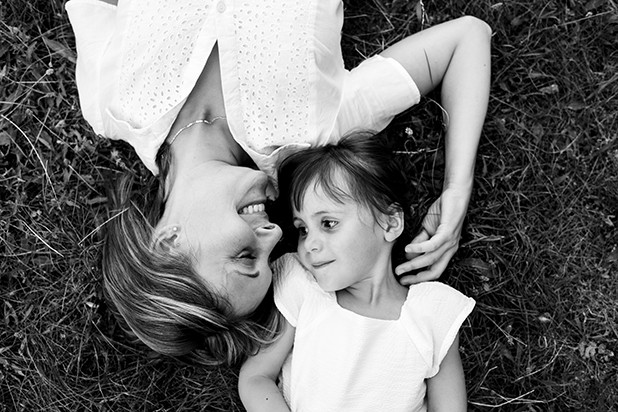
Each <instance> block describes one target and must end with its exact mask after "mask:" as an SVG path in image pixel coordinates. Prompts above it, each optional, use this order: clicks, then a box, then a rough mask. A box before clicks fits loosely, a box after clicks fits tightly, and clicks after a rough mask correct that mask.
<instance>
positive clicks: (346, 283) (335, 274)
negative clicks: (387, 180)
mask: <svg viewBox="0 0 618 412" xmlns="http://www.w3.org/2000/svg"><path fill="white" fill-rule="evenodd" d="M293 213H294V214H293V222H294V226H295V227H296V228H297V229H298V254H299V258H300V260H301V262H302V263H303V265H304V266H305V267H306V268H307V269H308V270H309V271H310V272H311V273H312V274H313V276H314V277H315V279H316V281H317V282H318V284H319V285H320V287H321V288H322V289H323V290H325V291H327V292H334V291H338V290H342V289H345V288H347V287H350V286H352V285H354V284H357V283H359V282H362V281H365V280H367V281H370V280H371V278H372V275H373V274H375V273H378V272H377V271H380V270H381V271H383V270H384V265H385V263H384V262H385V258H384V256H387V257H389V256H390V255H389V253H388V252H389V251H390V247H389V245H388V242H387V241H386V240H385V238H384V229H382V228H381V227H380V225H379V224H378V223H377V222H376V220H375V219H374V217H373V215H372V214H371V212H370V211H369V210H367V208H366V207H363V206H361V205H359V204H358V203H356V202H353V201H351V200H346V201H345V202H344V203H339V202H337V201H335V200H333V199H332V198H330V197H329V196H328V195H326V194H325V193H324V191H323V190H322V189H321V188H320V187H317V188H314V187H313V186H310V187H309V188H308V189H307V191H306V192H305V195H304V198H303V202H302V210H294V212H293ZM385 252H386V253H385ZM387 262H388V260H387Z"/></svg>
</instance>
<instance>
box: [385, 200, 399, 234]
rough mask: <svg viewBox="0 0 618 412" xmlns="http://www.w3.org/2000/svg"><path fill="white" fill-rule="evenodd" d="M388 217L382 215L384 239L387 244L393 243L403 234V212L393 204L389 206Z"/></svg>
mask: <svg viewBox="0 0 618 412" xmlns="http://www.w3.org/2000/svg"><path fill="white" fill-rule="evenodd" d="M388 211H389V212H388V215H384V219H385V220H384V222H385V223H386V225H385V227H384V239H385V240H386V241H387V242H394V241H395V240H397V238H398V237H399V236H401V234H402V233H403V226H404V218H403V210H402V209H401V207H400V206H399V205H397V204H395V203H393V204H392V205H390V206H389V208H388Z"/></svg>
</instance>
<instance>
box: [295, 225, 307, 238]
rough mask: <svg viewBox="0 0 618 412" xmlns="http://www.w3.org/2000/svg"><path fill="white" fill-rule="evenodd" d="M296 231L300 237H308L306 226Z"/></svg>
mask: <svg viewBox="0 0 618 412" xmlns="http://www.w3.org/2000/svg"><path fill="white" fill-rule="evenodd" d="M296 230H298V236H300V237H305V236H307V228H306V227H304V226H299V227H297V228H296Z"/></svg>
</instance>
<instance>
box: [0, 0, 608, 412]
mask: <svg viewBox="0 0 618 412" xmlns="http://www.w3.org/2000/svg"><path fill="white" fill-rule="evenodd" d="M345 5H346V16H347V18H346V23H345V27H344V36H343V44H344V53H345V58H346V63H347V64H348V65H350V66H352V65H354V64H356V63H358V62H359V61H360V59H362V58H363V57H365V56H369V55H371V54H373V53H375V52H377V51H379V50H381V49H382V48H383V47H384V46H386V45H388V44H392V43H393V42H394V41H396V40H398V39H400V38H402V37H404V36H406V35H408V34H411V33H414V32H416V31H418V30H420V29H422V28H425V27H428V26H431V25H435V24H437V23H439V22H441V21H444V20H447V19H451V18H455V17H458V16H462V15H464V14H468V15H473V16H476V17H479V18H481V19H483V20H485V21H487V22H488V23H489V25H490V26H491V27H492V29H493V33H494V35H493V39H492V71H493V74H492V89H491V99H490V103H489V112H488V115H487V119H486V123H485V127H484V132H483V136H482V141H481V145H480V147H479V152H478V161H477V169H476V179H475V187H474V192H473V197H472V201H471V204H470V208H469V213H468V217H467V223H466V226H465V228H464V234H463V238H462V242H461V248H460V250H459V252H458V253H457V255H456V256H455V258H454V259H453V260H452V262H451V264H450V265H449V268H448V269H447V272H446V273H445V275H444V276H443V278H442V280H443V281H444V282H446V283H449V284H451V285H453V286H455V287H457V288H458V289H460V290H462V291H463V292H465V293H467V294H468V295H470V296H472V297H474V299H476V301H477V307H476V309H475V312H474V313H473V315H472V316H471V318H470V321H469V322H468V323H466V325H465V326H464V328H463V330H462V335H461V352H462V358H463V361H464V368H465V370H466V378H467V385H468V397H469V409H470V410H473V411H485V410H505V411H611V410H616V407H615V405H616V404H618V360H617V359H616V352H617V351H618V316H617V315H618V314H617V312H618V305H616V302H617V301H618V249H617V245H618V232H617V230H616V224H617V218H616V215H617V214H618V139H617V136H616V134H617V130H618V122H617V116H618V115H617V113H618V98H617V94H618V70H617V68H618V60H617V56H618V49H617V47H616V38H617V34H618V8H617V6H616V3H615V2H614V1H613V0H590V1H575V0H564V1H557V0H529V1H524V0H519V1H503V2H498V1H490V0H478V1H474V2H469V1H463V0H444V1H437V0H436V1H424V2H422V3H421V2H415V1H403V0H393V1H387V0H371V1H369V0H367V1H360V0H354V1H347V2H345ZM74 50H75V43H74V39H73V33H72V31H71V28H70V26H69V24H68V21H67V18H66V14H65V12H64V9H63V2H62V1H60V0H31V1H26V0H10V1H0V153H1V155H0V204H1V208H0V214H1V220H0V297H1V305H2V306H1V308H0V325H1V326H0V411H38V410H45V411H78V410H84V411H107V410H109V411H129V410H130V411H137V410H140V411H162V410H174V411H176V410H178V411H199V410H202V411H217V410H219V411H241V410H243V408H242V406H241V404H240V402H239V400H238V396H237V394H236V371H235V370H233V369H226V368H214V369H205V368H197V367H189V366H184V365H181V364H178V363H176V362H174V361H171V360H169V359H165V358H163V357H160V356H157V355H155V354H154V353H152V352H149V351H148V350H146V349H145V348H144V347H142V346H140V345H138V344H135V343H133V342H131V341H130V340H128V339H127V338H126V336H124V335H123V334H122V332H121V331H120V329H119V328H118V325H117V323H116V322H115V320H114V318H113V317H112V316H111V314H110V311H109V308H108V307H107V305H106V303H105V301H104V300H103V298H102V293H101V271H100V250H101V245H102V233H103V232H104V227H105V222H106V220H107V219H108V218H109V217H110V216H108V214H107V208H106V201H107V194H106V193H107V192H106V185H107V182H109V180H110V179H111V177H113V176H114V175H115V174H117V173H118V172H120V171H123V170H135V171H136V172H135V173H138V174H144V173H145V171H144V170H143V168H141V167H139V164H138V162H137V159H136V157H135V156H134V155H133V154H132V153H131V151H130V150H129V148H127V147H126V146H123V145H120V144H117V143H111V142H109V141H107V140H105V139H100V138H97V137H96V136H94V135H93V133H92V131H91V130H90V128H89V127H88V125H87V124H86V123H85V122H84V120H83V119H82V117H81V114H80V110H79V103H78V99H77V93H76V90H75V83H74V64H75V52H74ZM438 102H439V94H438V93H436V94H435V95H431V96H429V97H428V98H426V99H424V100H423V102H422V103H421V104H420V105H419V106H418V107H416V108H414V109H412V110H410V111H408V112H406V113H404V114H403V115H401V116H399V117H398V118H397V119H396V120H395V121H394V122H393V124H392V125H391V126H390V127H389V133H390V134H391V135H392V136H393V137H394V138H395V139H398V142H399V144H400V145H401V149H402V150H401V151H407V152H408V153H403V154H400V156H406V157H408V158H409V160H410V162H411V163H412V165H413V167H414V168H415V170H416V173H415V176H414V180H415V182H416V188H417V189H418V191H419V193H420V194H421V195H422V196H423V199H425V200H427V199H432V198H433V197H435V196H436V195H437V194H439V191H440V185H441V175H440V173H441V170H442V169H443V156H442V149H443V143H444V142H443V140H442V138H443V133H442V124H441V121H440V119H441V117H440V107H439V104H438ZM421 206H422V205H421Z"/></svg>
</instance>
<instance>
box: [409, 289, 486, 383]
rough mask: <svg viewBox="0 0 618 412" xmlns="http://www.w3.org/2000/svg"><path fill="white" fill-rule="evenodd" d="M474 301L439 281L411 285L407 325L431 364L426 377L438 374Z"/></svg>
mask: <svg viewBox="0 0 618 412" xmlns="http://www.w3.org/2000/svg"><path fill="white" fill-rule="evenodd" d="M474 305H475V301H474V299H472V298H469V297H467V296H465V295H464V294H462V293H461V292H459V291H457V290H455V289H453V288H451V287H450V286H447V285H445V284H443V283H440V282H424V283H420V284H418V285H413V286H411V287H410V292H409V297H408V300H407V301H406V304H405V305H404V307H403V310H402V317H404V316H405V318H406V322H405V324H406V328H407V329H408V333H409V334H410V336H411V337H412V338H413V340H414V341H415V343H416V344H417V347H418V349H419V351H420V352H421V354H422V356H423V358H425V362H426V363H427V366H428V373H427V376H426V378H431V377H433V376H435V375H436V374H437V373H438V371H439V370H440V364H441V363H442V360H443V359H444V357H445V356H446V353H447V352H448V350H449V348H450V347H451V345H452V344H453V341H454V340H455V337H456V336H457V333H458V332H459V329H460V328H461V325H462V324H463V322H464V321H465V320H466V318H467V317H468V315H470V313H471V312H472V309H474Z"/></svg>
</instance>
